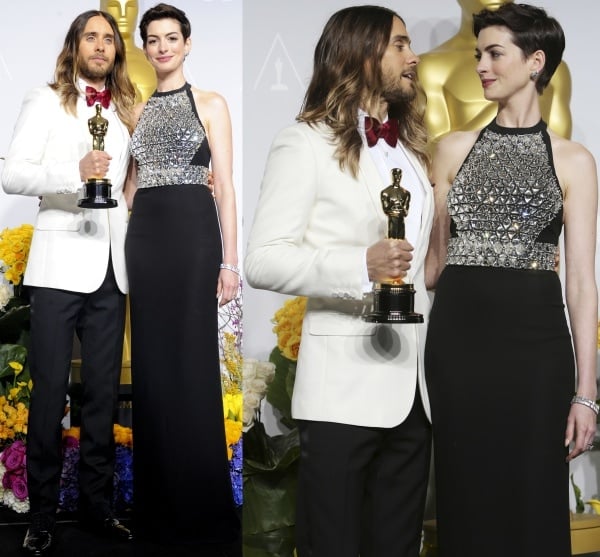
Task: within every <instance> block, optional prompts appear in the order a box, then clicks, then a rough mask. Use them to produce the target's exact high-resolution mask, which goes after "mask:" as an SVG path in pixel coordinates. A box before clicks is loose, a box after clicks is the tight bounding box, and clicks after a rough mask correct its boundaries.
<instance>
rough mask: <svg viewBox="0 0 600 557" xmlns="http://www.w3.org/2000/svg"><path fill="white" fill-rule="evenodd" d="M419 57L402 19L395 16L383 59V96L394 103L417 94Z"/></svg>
mask: <svg viewBox="0 0 600 557" xmlns="http://www.w3.org/2000/svg"><path fill="white" fill-rule="evenodd" d="M418 62H419V57H418V56H417V55H416V54H415V53H414V52H413V51H412V50H411V48H410V37H409V36H408V32H407V31H406V27H405V25H404V23H403V22H402V20H401V19H400V18H398V17H394V19H393V23H392V31H391V33H390V42H389V44H388V46H387V48H386V50H385V53H384V55H383V58H382V59H381V73H382V78H383V98H384V100H386V101H387V102H390V103H393V102H397V101H400V100H406V99H408V100H410V99H412V98H414V96H415V95H416V86H415V79H416V67H417V64H418Z"/></svg>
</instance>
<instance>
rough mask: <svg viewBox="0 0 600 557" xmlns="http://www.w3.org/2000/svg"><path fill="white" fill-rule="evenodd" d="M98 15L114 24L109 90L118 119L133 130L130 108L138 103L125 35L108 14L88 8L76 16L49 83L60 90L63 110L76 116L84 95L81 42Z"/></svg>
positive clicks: (107, 77)
mask: <svg viewBox="0 0 600 557" xmlns="http://www.w3.org/2000/svg"><path fill="white" fill-rule="evenodd" d="M95 16H100V17H102V18H104V19H105V20H106V21H107V22H108V23H109V25H110V26H111V28H112V31H113V34H114V36H115V52H116V54H115V63H114V66H113V69H112V70H111V72H110V73H109V74H108V75H107V76H106V87H107V88H108V89H110V93H111V97H112V100H113V102H114V104H115V107H116V109H117V114H118V115H119V118H120V119H121V121H122V122H123V123H124V124H125V125H126V126H127V128H128V129H129V131H130V132H131V131H132V128H133V120H132V116H131V110H132V108H133V105H134V102H135V89H134V88H133V85H132V83H131V81H130V79H129V76H128V75H127V65H126V62H125V44H124V42H123V37H121V33H120V32H119V27H118V25H117V22H116V21H115V19H114V18H113V16H112V15H110V14H109V13H106V12H102V11H99V10H89V11H87V12H84V13H82V14H80V15H78V16H77V17H76V18H75V20H74V21H73V23H71V27H70V28H69V31H68V32H67V36H66V37H65V44H64V46H63V49H62V51H61V53H60V54H59V55H58V58H57V60H56V69H55V70H54V81H53V82H52V83H50V84H49V85H50V87H51V88H52V89H54V90H55V91H56V92H57V93H58V95H59V97H60V99H61V105H62V106H63V107H64V109H65V110H66V111H67V112H68V113H70V114H73V115H76V114H77V99H78V98H79V95H81V91H80V90H79V87H78V84H77V79H78V77H79V66H78V53H79V43H80V42H81V39H82V37H83V31H84V29H85V26H86V24H87V22H88V21H89V20H90V19H91V18H92V17H95Z"/></svg>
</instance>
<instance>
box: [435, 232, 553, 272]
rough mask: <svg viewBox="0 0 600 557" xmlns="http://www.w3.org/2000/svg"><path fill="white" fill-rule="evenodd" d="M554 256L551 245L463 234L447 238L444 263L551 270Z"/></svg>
mask: <svg viewBox="0 0 600 557" xmlns="http://www.w3.org/2000/svg"><path fill="white" fill-rule="evenodd" d="M557 256H558V246H555V245H554V244H547V243H541V242H539V243H538V242H536V243H532V244H525V243H523V242H521V241H518V240H515V241H514V242H512V243H508V242H507V241H506V240H504V241H500V240H494V239H492V238H482V237H481V236H480V235H476V234H468V233H467V234H465V233H462V234H461V235H460V236H459V237H455V238H450V241H449V243H448V257H447V259H446V264H447V265H476V266H479V267H506V268H511V269H535V270H539V271H554V270H555V268H556V259H557Z"/></svg>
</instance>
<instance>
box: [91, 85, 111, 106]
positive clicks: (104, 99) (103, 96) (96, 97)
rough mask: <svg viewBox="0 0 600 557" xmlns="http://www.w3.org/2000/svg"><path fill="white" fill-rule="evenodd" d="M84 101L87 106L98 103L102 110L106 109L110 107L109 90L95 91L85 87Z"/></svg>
mask: <svg viewBox="0 0 600 557" xmlns="http://www.w3.org/2000/svg"><path fill="white" fill-rule="evenodd" d="M85 101H86V102H87V105H88V106H92V105H93V104H95V103H100V104H101V105H102V107H103V108H108V107H109V105H110V90H109V89H104V91H96V89H94V88H93V87H89V86H87V87H86V88H85Z"/></svg>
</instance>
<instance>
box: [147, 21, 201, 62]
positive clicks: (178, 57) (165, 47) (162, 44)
mask: <svg viewBox="0 0 600 557" xmlns="http://www.w3.org/2000/svg"><path fill="white" fill-rule="evenodd" d="M190 48H191V39H190V38H189V37H188V38H187V39H184V38H183V34H182V33H181V25H180V24H179V22H178V21H177V20H176V19H171V18H168V19H158V20H156V21H152V22H150V24H149V25H148V29H147V39H146V46H145V47H144V52H145V53H146V56H147V57H148V60H149V61H150V63H151V64H152V66H153V67H154V69H155V70H156V72H157V73H169V72H171V71H174V70H176V69H177V68H180V67H181V66H182V65H183V61H184V59H185V56H186V54H187V53H188V52H189V51H190Z"/></svg>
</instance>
